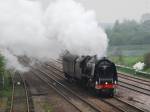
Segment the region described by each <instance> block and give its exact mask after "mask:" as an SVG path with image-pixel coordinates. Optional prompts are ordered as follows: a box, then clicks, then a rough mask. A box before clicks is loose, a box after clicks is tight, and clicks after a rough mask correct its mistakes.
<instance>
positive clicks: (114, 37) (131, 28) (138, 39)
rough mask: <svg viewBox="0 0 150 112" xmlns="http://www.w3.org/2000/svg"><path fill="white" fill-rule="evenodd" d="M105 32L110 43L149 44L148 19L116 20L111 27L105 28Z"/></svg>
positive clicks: (149, 24)
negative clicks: (142, 20)
mask: <svg viewBox="0 0 150 112" xmlns="http://www.w3.org/2000/svg"><path fill="white" fill-rule="evenodd" d="M106 33H107V35H108V38H109V39H110V45H133V44H150V21H145V22H143V23H137V22H136V21H133V20H132V21H129V20H125V21H124V22H122V23H119V21H116V23H115V24H114V27H113V28H112V29H106Z"/></svg>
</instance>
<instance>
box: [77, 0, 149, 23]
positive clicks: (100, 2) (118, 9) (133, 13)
mask: <svg viewBox="0 0 150 112" xmlns="http://www.w3.org/2000/svg"><path fill="white" fill-rule="evenodd" d="M77 1H80V2H81V1H82V4H83V5H84V6H85V7H86V8H88V9H94V10H95V11H96V15H97V19H98V20H99V21H101V22H113V21H115V20H116V19H119V20H124V19H136V20H140V17H141V15H142V14H143V13H147V12H150V0H77Z"/></svg>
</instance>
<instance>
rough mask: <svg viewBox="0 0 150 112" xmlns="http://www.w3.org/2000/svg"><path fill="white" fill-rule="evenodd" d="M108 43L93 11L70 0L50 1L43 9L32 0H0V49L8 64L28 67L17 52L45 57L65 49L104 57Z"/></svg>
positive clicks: (9, 66) (18, 68)
mask: <svg viewBox="0 0 150 112" xmlns="http://www.w3.org/2000/svg"><path fill="white" fill-rule="evenodd" d="M107 44H108V40H107V36H106V34H105V33H104V31H103V30H102V29H101V28H100V27H99V26H98V23H97V21H96V19H95V13H94V12H93V11H86V10H85V9H84V8H83V7H82V5H81V4H80V3H77V2H75V1H73V0H56V1H53V2H50V4H49V6H48V7H47V8H46V9H43V8H42V5H41V3H40V2H35V1H27V0H0V53H1V54H2V55H4V56H5V58H6V60H7V67H8V68H15V69H17V70H20V71H25V70H27V69H26V68H24V67H23V66H22V65H21V64H20V63H19V62H18V60H17V57H16V56H22V55H26V56H28V57H31V58H38V59H40V60H48V59H49V58H51V57H52V58H55V57H57V56H58V55H59V54H60V53H61V52H62V51H63V50H66V49H67V50H68V51H70V52H71V53H73V54H78V55H87V54H88V55H95V54H97V55H98V56H99V57H103V56H105V55H106V50H107Z"/></svg>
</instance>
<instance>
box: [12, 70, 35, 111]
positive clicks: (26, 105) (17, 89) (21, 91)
mask: <svg viewBox="0 0 150 112" xmlns="http://www.w3.org/2000/svg"><path fill="white" fill-rule="evenodd" d="M12 82H13V91H12V99H11V108H10V112H34V108H33V103H32V102H31V99H32V98H31V94H30V92H29V88H28V87H27V84H26V82H25V81H24V79H23V77H22V75H21V74H20V73H19V72H15V74H14V76H13V79H12Z"/></svg>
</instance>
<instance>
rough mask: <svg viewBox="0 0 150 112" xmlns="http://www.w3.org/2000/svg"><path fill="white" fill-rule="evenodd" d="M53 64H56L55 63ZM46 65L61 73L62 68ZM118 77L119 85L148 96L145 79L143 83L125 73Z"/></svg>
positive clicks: (149, 89)
mask: <svg viewBox="0 0 150 112" xmlns="http://www.w3.org/2000/svg"><path fill="white" fill-rule="evenodd" d="M56 62H57V63H59V64H62V62H60V61H58V60H56ZM53 65H54V66H56V65H55V64H53ZM47 66H49V67H53V68H54V69H56V70H58V71H59V72H61V73H62V74H63V70H62V68H60V69H58V68H57V67H54V66H51V64H47ZM118 77H119V86H121V87H124V88H127V89H130V90H133V91H136V92H139V93H142V94H145V95H148V96H150V83H149V82H148V81H147V80H146V83H144V82H143V80H144V79H141V78H136V77H135V78H134V77H132V76H131V77H130V76H127V77H126V75H125V76H123V75H122V76H121V75H119V76H118ZM120 79H121V80H120ZM129 81H130V83H129Z"/></svg>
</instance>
